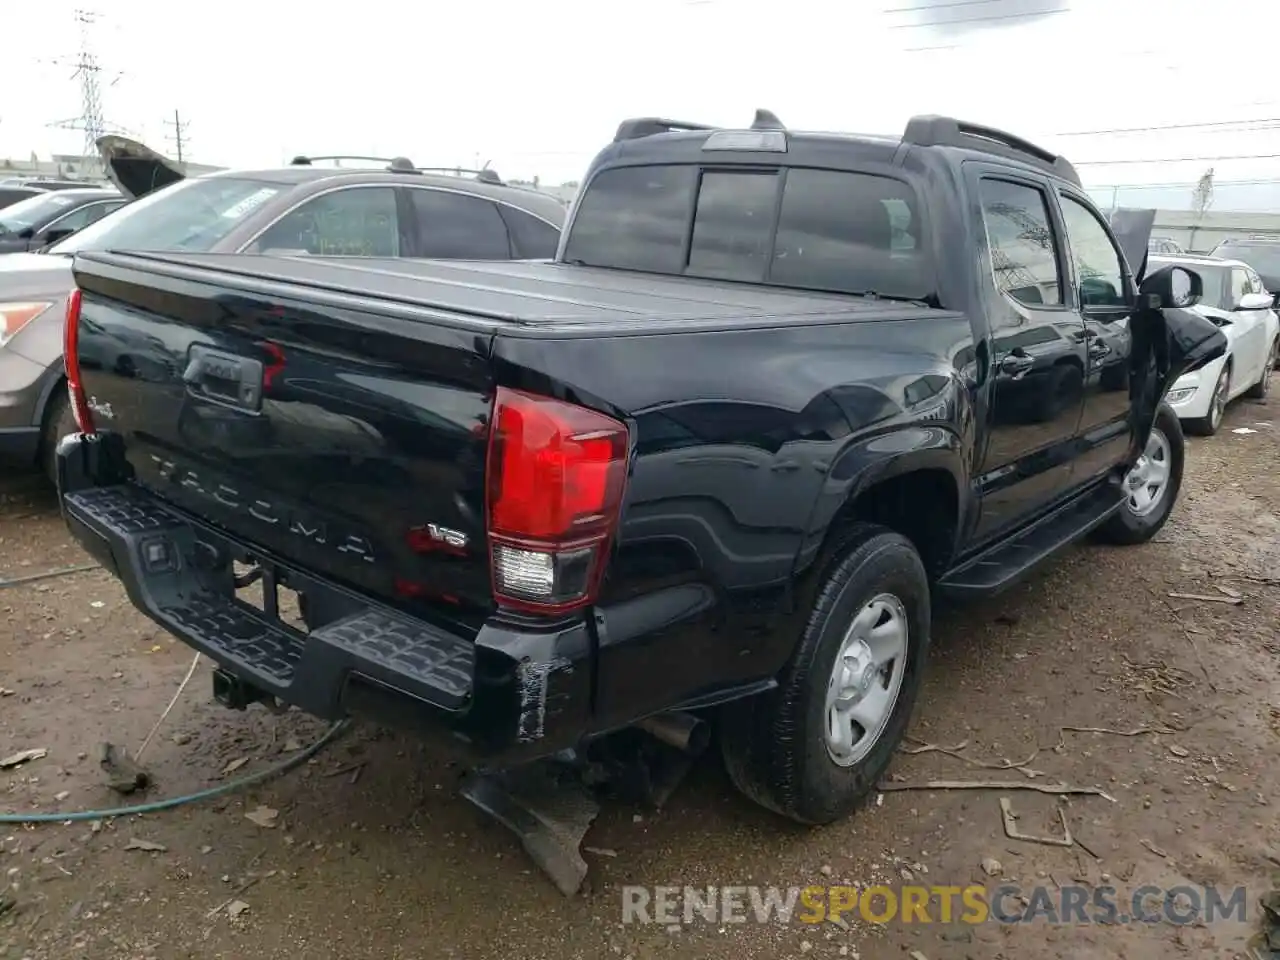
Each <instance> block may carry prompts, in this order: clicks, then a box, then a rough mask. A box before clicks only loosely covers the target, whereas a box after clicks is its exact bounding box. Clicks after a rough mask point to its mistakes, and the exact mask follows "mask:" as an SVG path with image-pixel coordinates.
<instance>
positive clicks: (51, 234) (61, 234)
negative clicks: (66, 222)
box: [41, 227, 75, 244]
mask: <svg viewBox="0 0 1280 960" xmlns="http://www.w3.org/2000/svg"><path fill="white" fill-rule="evenodd" d="M73 233H75V230H74V229H72V228H71V227H57V228H55V229H53V230H50V231H48V232H47V233H46V234H45V235H44V237H42V238H41V239H42V241H43V242H44V243H45V244H50V243H57V242H58V241H59V240H65V239H67V237H69V236H71V235H72V234H73Z"/></svg>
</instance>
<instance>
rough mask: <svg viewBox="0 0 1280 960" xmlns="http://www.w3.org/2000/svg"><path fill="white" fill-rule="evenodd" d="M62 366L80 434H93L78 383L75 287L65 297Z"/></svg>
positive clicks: (77, 295)
mask: <svg viewBox="0 0 1280 960" xmlns="http://www.w3.org/2000/svg"><path fill="white" fill-rule="evenodd" d="M62 365H63V369H65V370H66V372H67V393H68V394H69V395H70V397H71V412H72V413H73V414H75V418H76V426H77V427H79V428H80V432H81V433H95V432H96V428H95V427H94V425H93V414H92V413H91V412H90V410H89V400H88V398H87V397H86V396H85V394H84V386H83V385H82V384H81V381H80V289H79V288H78V287H77V288H76V289H75V290H72V291H71V295H70V296H69V297H67V318H66V320H64V321H63V324H62Z"/></svg>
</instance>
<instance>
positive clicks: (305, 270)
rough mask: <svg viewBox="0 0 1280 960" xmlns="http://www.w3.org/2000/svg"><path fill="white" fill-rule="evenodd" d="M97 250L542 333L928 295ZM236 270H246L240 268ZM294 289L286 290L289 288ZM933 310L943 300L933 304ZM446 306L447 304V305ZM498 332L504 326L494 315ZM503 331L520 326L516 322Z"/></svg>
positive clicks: (584, 271) (911, 309)
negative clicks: (887, 295)
mask: <svg viewBox="0 0 1280 960" xmlns="http://www.w3.org/2000/svg"><path fill="white" fill-rule="evenodd" d="M81 258H82V259H83V260H86V261H91V262H94V263H100V264H103V265H109V266H117V267H123V268H126V269H142V270H145V271H147V272H148V273H152V274H158V275H161V276H164V275H168V276H173V277H177V278H186V279H197V280H198V279H200V277H199V276H198V275H196V274H193V273H192V272H191V271H192V270H193V269H194V270H195V271H216V272H217V273H218V274H219V280H220V282H230V283H231V285H233V286H236V287H240V288H244V289H253V290H255V291H260V292H265V291H266V289H267V288H269V287H270V286H272V285H276V284H287V285H289V286H302V287H305V288H306V289H307V295H308V297H313V296H318V295H320V294H322V293H327V294H330V295H337V296H340V297H353V296H354V297H361V298H369V299H373V300H377V301H380V302H382V303H392V304H397V305H402V306H406V307H410V308H418V309H422V310H426V311H429V312H431V314H432V315H431V317H430V319H432V320H433V321H436V322H448V320H449V317H448V316H447V315H448V314H453V315H455V319H456V320H462V321H465V319H467V318H471V319H473V320H476V319H478V320H482V321H497V322H498V323H499V324H500V325H507V324H514V325H517V326H518V327H520V328H524V329H525V330H526V331H527V332H528V333H530V334H533V333H534V329H533V328H537V332H539V333H543V334H546V333H560V334H566V333H567V334H570V335H572V334H578V335H581V334H583V333H587V332H589V333H591V334H599V333H605V332H618V333H627V332H631V333H637V332H642V331H641V330H636V329H635V327H636V326H637V325H639V324H641V323H642V325H643V326H644V327H650V326H651V325H652V324H655V323H656V324H659V325H666V324H678V325H679V326H680V327H681V328H682V329H687V330H695V329H708V328H715V327H720V326H723V325H724V323H725V322H726V321H732V322H733V325H734V326H755V325H766V326H777V325H779V324H806V323H830V322H854V321H857V322H861V321H870V320H886V319H906V318H908V317H918V316H919V315H920V314H921V312H922V311H926V310H929V308H927V307H924V306H922V305H917V304H909V303H900V302H895V301H886V300H876V299H872V298H867V297H862V296H857V295H850V294H834V293H815V292H810V291H805V290H786V289H781V288H777V287H762V286H760V285H752V284H745V283H734V282H731V281H717V280H704V279H697V278H691V277H668V276H660V275H656V274H644V273H629V272H624V271H619V270H608V269H602V268H593V267H582V266H576V265H571V264H562V263H554V262H550V261H456V260H455V261H450V260H403V259H401V260H390V259H365V258H358V259H357V258H331V257H324V258H320V257H305V256H300V257H286V256H260V255H250V254H158V253H156V254H153V253H137V254H116V253H106V254H82V255H81ZM232 278H237V279H234V280H233V279H232ZM282 293H283V291H282ZM931 312H932V311H931ZM441 314H444V315H441ZM489 332H496V331H494V330H493V327H492V325H489ZM502 332H503V333H504V334H515V335H519V332H520V331H519V330H516V329H511V328H510V327H508V328H507V329H504V330H503V331H502Z"/></svg>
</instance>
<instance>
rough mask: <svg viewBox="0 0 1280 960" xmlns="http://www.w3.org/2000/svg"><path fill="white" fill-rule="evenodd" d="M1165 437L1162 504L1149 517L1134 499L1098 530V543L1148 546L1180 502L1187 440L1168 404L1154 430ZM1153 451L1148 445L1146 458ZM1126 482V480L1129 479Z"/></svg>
mask: <svg viewBox="0 0 1280 960" xmlns="http://www.w3.org/2000/svg"><path fill="white" fill-rule="evenodd" d="M1157 433H1158V434H1159V435H1160V436H1162V437H1164V439H1165V442H1166V443H1167V446H1168V450H1167V457H1168V462H1169V475H1168V479H1167V480H1166V482H1165V486H1164V489H1163V491H1162V493H1161V499H1160V502H1159V504H1158V505H1157V506H1156V507H1154V508H1153V509H1152V510H1151V511H1150V512H1149V513H1140V512H1138V510H1137V509H1135V505H1134V499H1133V498H1132V497H1131V498H1130V499H1128V500H1126V501H1125V504H1124V506H1123V507H1121V508H1120V510H1119V512H1118V513H1115V514H1113V515H1112V516H1111V518H1110V519H1108V520H1107V522H1106V523H1105V524H1103V525H1102V526H1101V527H1099V528H1098V532H1097V539H1098V540H1101V541H1102V542H1104V543H1112V544H1116V545H1119V546H1131V545H1133V544H1138V543H1146V542H1147V541H1148V540H1150V539H1151V538H1152V537H1154V536H1155V535H1156V534H1157V533H1159V532H1160V529H1161V528H1162V527H1163V526H1164V525H1165V521H1167V520H1168V519H1169V514H1171V513H1172V512H1173V508H1174V505H1175V504H1176V503H1177V502H1178V492H1179V491H1180V490H1181V489H1182V467H1183V464H1184V462H1185V460H1186V440H1185V439H1184V438H1183V436H1182V425H1181V424H1180V423H1179V422H1178V416H1177V414H1175V413H1174V412H1173V410H1172V408H1170V406H1169V405H1168V404H1167V403H1162V404H1160V409H1159V410H1158V411H1157V412H1156V421H1155V424H1154V425H1153V426H1152V434H1153V435H1154V434H1157ZM1151 450H1152V447H1151V445H1150V444H1148V447H1147V451H1146V454H1144V456H1145V455H1149V454H1150V452H1151ZM1126 480H1127V478H1126Z"/></svg>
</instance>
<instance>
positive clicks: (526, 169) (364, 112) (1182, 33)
mask: <svg viewBox="0 0 1280 960" xmlns="http://www.w3.org/2000/svg"><path fill="white" fill-rule="evenodd" d="M84 4H87V5H88V6H89V7H90V9H92V10H93V11H94V12H96V14H97V23H96V24H95V25H94V27H92V28H91V34H90V36H91V42H92V44H93V47H94V51H95V53H96V54H97V56H98V58H99V62H100V63H101V65H102V68H103V69H102V80H103V86H102V107H103V115H104V118H105V119H106V120H107V122H108V124H113V125H115V126H117V127H119V128H123V129H124V130H126V131H129V132H131V133H132V134H133V135H136V136H138V137H139V138H140V139H142V140H144V141H145V142H147V143H149V144H151V145H152V146H154V147H156V148H158V149H161V150H162V151H163V152H166V153H170V154H171V153H172V152H173V146H172V139H171V135H172V128H171V127H170V126H166V124H165V123H164V121H165V120H166V119H170V118H172V115H173V111H174V109H175V108H176V109H178V110H180V111H181V114H182V117H183V119H184V120H186V121H188V122H189V127H188V130H187V134H188V136H189V138H190V145H189V149H188V153H187V156H188V159H193V160H197V161H200V162H204V163H212V164H218V165H227V166H247V165H259V164H268V165H270V164H276V163H279V162H281V161H283V160H286V159H287V158H288V157H290V156H292V155H294V154H296V153H305V152H311V153H371V154H375V155H395V154H404V155H407V156H409V157H410V158H412V159H413V160H414V161H415V162H416V163H418V164H419V165H434V164H441V165H453V164H463V165H472V164H473V163H474V162H475V161H476V160H477V159H479V160H480V161H481V162H483V161H486V160H489V161H492V164H493V166H494V168H495V169H497V170H498V171H499V173H501V174H502V175H503V176H505V177H524V178H528V177H532V176H533V175H535V174H537V175H540V176H541V178H542V179H543V181H545V182H560V181H563V180H569V179H577V177H578V176H579V175H580V174H581V172H582V170H583V169H584V168H585V166H586V164H587V163H588V162H589V160H590V158H591V156H592V155H593V153H594V152H595V151H596V150H597V149H599V147H600V146H602V145H603V143H604V142H605V141H607V140H608V139H609V138H610V137H611V136H612V133H613V130H614V128H615V127H616V126H617V123H618V121H619V120H620V119H622V118H624V117H627V116H637V115H660V116H668V117H677V118H680V119H687V120H695V121H703V122H709V123H717V124H723V125H733V124H745V123H746V122H748V121H749V119H750V117H751V114H752V111H753V110H754V109H755V108H756V107H758V106H761V107H767V108H769V109H771V110H773V111H774V112H775V113H777V114H778V115H779V116H780V117H781V118H782V120H783V121H784V122H785V123H787V124H788V125H789V126H791V127H794V128H798V129H799V128H810V129H824V130H853V131H866V132H897V131H899V130H901V128H902V126H903V124H904V123H905V121H906V120H907V118H908V117H910V116H911V115H912V114H915V113H927V112H932V113H949V114H953V115H956V116H960V117H963V118H966V119H971V120H976V121H980V122H983V123H987V124H991V125H995V126H1001V127H1005V128H1006V129H1009V130H1012V131H1015V132H1017V133H1019V134H1021V135H1024V136H1026V137H1028V138H1030V139H1034V140H1038V141H1041V142H1043V144H1044V145H1045V146H1047V147H1050V148H1052V149H1057V150H1059V151H1061V152H1063V153H1066V154H1067V155H1068V156H1069V157H1070V158H1071V159H1072V160H1073V161H1074V162H1075V163H1076V164H1077V166H1078V167H1079V169H1080V171H1081V174H1082V176H1083V177H1084V179H1085V181H1086V183H1088V184H1090V185H1095V186H1096V185H1099V184H1127V183H1153V182H1157V183H1169V182H1184V181H1186V182H1190V181H1194V180H1195V179H1196V178H1197V177H1198V176H1199V175H1200V174H1201V173H1203V172H1204V170H1205V169H1206V168H1207V167H1209V166H1213V167H1214V168H1215V170H1216V176H1217V178H1218V179H1219V180H1220V181H1221V180H1233V179H1269V178H1277V179H1280V157H1275V158H1268V159H1251V160H1250V159H1212V160H1209V159H1187V160H1181V161H1178V162H1174V158H1208V157H1213V158H1221V157H1237V156H1243V155H1262V154H1275V155H1280V119H1277V118H1280V83H1278V82H1277V81H1276V79H1275V76H1276V69H1277V67H1276V61H1275V55H1274V49H1273V46H1274V45H1273V44H1272V43H1271V38H1273V37H1274V36H1275V35H1276V33H1277V30H1278V29H1280V6H1278V5H1276V4H1274V3H1268V2H1266V0H1214V2H1212V3H1207V2H1204V0H1161V2H1155V0H936V2H930V0H784V2H777V0H535V2H527V0H525V2H515V0H487V2H479V3H471V4H468V3H461V2H457V3H445V2H439V0H437V2H431V3H413V2H390V0H360V2H357V3H350V2H335V3H315V4H305V5H301V4H296V3H288V4H286V3H280V2H270V0H256V2H253V3H248V2H245V0H222V2H220V3H217V4H175V3H173V2H172V0H170V2H166V3H158V2H155V0H96V2H91V0H82V5H84ZM5 7H6V9H5V10H4V13H3V18H4V22H5V24H6V26H9V25H12V24H15V23H16V29H6V30H5V31H4V32H5V35H6V42H5V67H6V77H7V78H8V79H7V80H6V83H5V89H6V93H5V95H4V96H3V97H0V156H6V155H8V156H15V157H26V156H28V155H29V154H30V153H31V152H32V151H33V150H34V151H36V152H37V153H38V154H40V155H41V156H48V155H49V154H50V153H52V152H58V153H75V152H78V151H79V148H80V146H81V143H82V140H83V134H81V133H79V132H76V131H65V130H57V129H51V128H50V127H49V126H48V124H49V123H50V122H52V121H56V120H60V119H64V118H71V117H76V116H77V115H79V114H80V112H81V93H80V86H79V83H78V81H77V80H75V79H72V77H71V74H72V72H73V69H74V63H75V60H76V58H77V55H78V45H79V33H78V27H77V24H76V21H75V15H74V10H75V9H76V7H77V4H76V3H74V2H68V0H42V2H41V3H34V2H25V0H9V3H7V4H6V5H5ZM1168 124H1178V125H1184V129H1175V130H1164V131H1158V130H1150V129H1142V130H1133V128H1151V127H1161V126H1164V125H1168ZM1194 124H1201V126H1185V125H1194ZM1204 124H1211V125H1209V126H1205V125H1204ZM1113 130H1126V131H1132V132H1119V133H1100V134H1093V133H1091V132H1092V131H1113ZM1086 133H1088V134H1089V135H1083V134H1086ZM1072 134H1082V135H1072ZM1108 160H1110V161H1125V162H1123V163H1115V164H1100V163H1097V162H1096V161H1108ZM1150 161H1163V162H1150ZM1277 190H1280V186H1278V187H1277Z"/></svg>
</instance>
